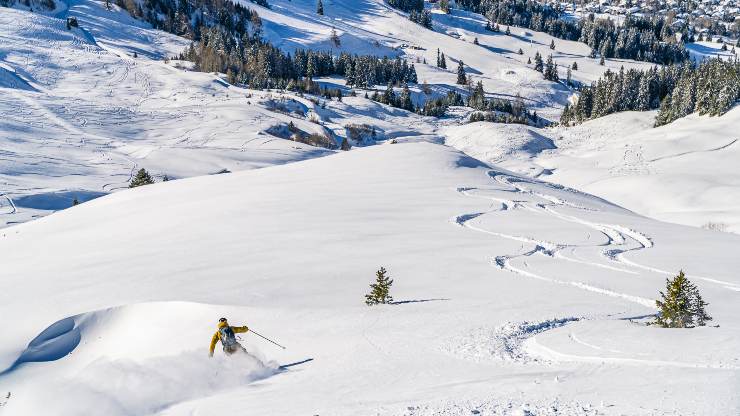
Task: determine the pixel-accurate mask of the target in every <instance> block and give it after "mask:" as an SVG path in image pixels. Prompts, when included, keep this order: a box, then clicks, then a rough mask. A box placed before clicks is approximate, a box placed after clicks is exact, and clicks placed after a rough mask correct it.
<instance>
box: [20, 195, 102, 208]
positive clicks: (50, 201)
mask: <svg viewBox="0 0 740 416" xmlns="http://www.w3.org/2000/svg"><path fill="white" fill-rule="evenodd" d="M104 195H107V193H105V192H95V191H84V190H79V191H62V192H46V193H43V194H35V195H26V196H22V197H18V198H15V199H14V201H15V205H16V206H18V207H22V208H29V209H40V210H47V211H57V210H60V209H65V208H69V207H71V206H72V205H73V204H74V200H75V199H77V201H78V202H80V203H82V202H87V201H90V200H92V199H95V198H100V197H101V196H104Z"/></svg>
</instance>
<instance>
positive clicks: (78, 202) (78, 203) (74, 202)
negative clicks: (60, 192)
mask: <svg viewBox="0 0 740 416" xmlns="http://www.w3.org/2000/svg"><path fill="white" fill-rule="evenodd" d="M77 205H80V201H79V200H78V199H77V197H75V199H73V200H72V206H73V207H74V206H77Z"/></svg>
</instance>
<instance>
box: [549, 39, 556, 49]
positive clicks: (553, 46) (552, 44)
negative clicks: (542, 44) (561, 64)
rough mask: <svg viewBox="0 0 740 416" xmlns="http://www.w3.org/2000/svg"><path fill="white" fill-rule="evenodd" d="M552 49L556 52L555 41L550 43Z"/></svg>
mask: <svg viewBox="0 0 740 416" xmlns="http://www.w3.org/2000/svg"><path fill="white" fill-rule="evenodd" d="M550 49H552V50H555V40H551V41H550Z"/></svg>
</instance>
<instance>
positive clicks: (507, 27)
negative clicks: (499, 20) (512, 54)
mask: <svg viewBox="0 0 740 416" xmlns="http://www.w3.org/2000/svg"><path fill="white" fill-rule="evenodd" d="M506 35H507V36H508V35H511V29H510V28H509V26H506Z"/></svg>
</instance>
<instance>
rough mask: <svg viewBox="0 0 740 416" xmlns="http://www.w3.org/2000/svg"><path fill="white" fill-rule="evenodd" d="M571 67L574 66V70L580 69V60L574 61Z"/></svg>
mask: <svg viewBox="0 0 740 416" xmlns="http://www.w3.org/2000/svg"><path fill="white" fill-rule="evenodd" d="M571 68H573V70H574V71H578V62H573V65H571Z"/></svg>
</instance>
